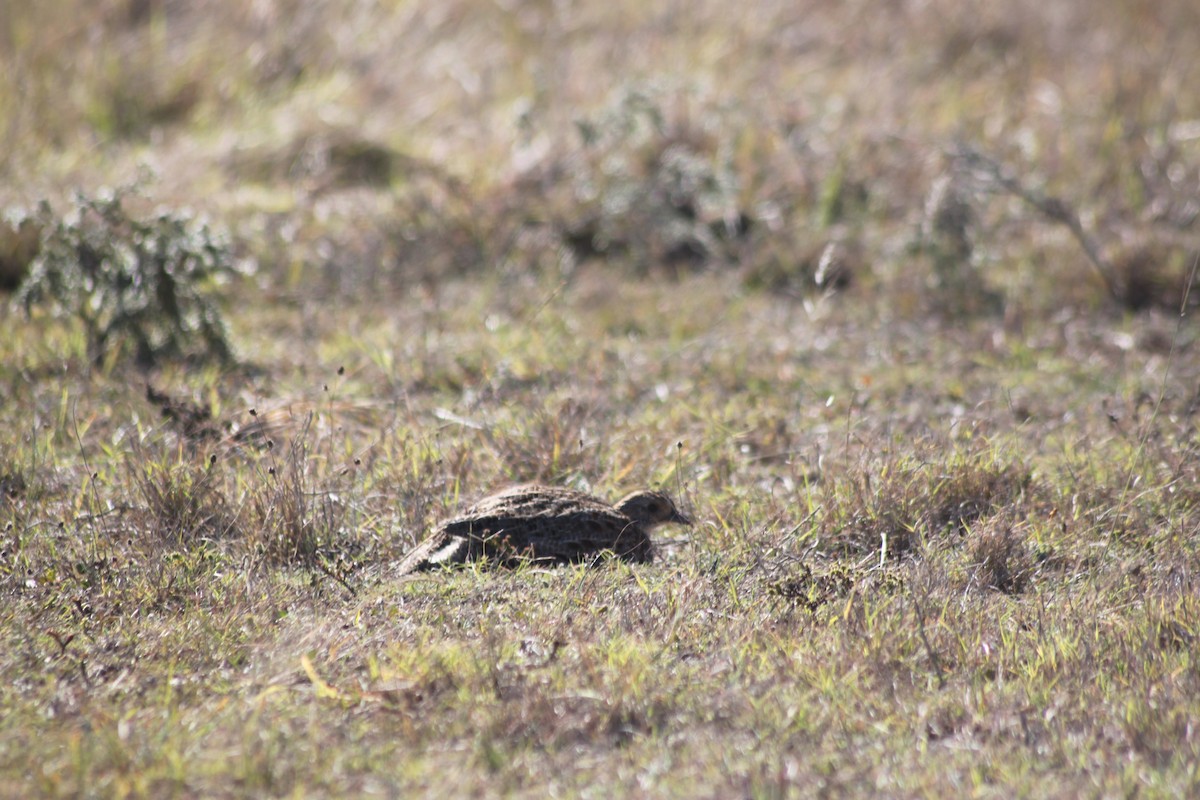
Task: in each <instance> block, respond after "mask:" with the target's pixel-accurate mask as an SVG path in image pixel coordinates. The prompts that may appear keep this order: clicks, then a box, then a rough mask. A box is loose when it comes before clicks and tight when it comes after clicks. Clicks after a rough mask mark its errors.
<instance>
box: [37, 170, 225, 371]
mask: <svg viewBox="0 0 1200 800" xmlns="http://www.w3.org/2000/svg"><path fill="white" fill-rule="evenodd" d="M124 194H125V192H123V191H119V192H115V193H113V194H111V195H110V196H100V197H86V196H84V195H82V194H81V195H77V196H76V198H75V205H74V208H73V209H72V210H71V212H70V213H69V214H67V215H66V216H64V217H57V216H56V215H55V214H54V212H53V211H52V210H51V208H50V205H49V203H47V202H44V201H43V202H42V204H41V205H40V207H39V208H38V211H37V214H36V223H37V225H38V226H39V227H40V229H41V243H40V248H39V252H38V255H37V256H36V257H35V258H34V260H33V262H32V264H31V265H30V272H29V275H28V277H27V278H26V279H25V281H24V282H23V283H22V285H21V287H20V289H19V291H18V294H17V300H18V302H19V303H21V304H22V305H23V306H24V308H25V310H26V312H27V313H28V312H31V311H32V309H33V307H34V306H37V305H48V306H50V307H51V309H52V310H53V313H56V314H58V315H61V316H64V317H68V318H73V319H76V320H78V321H79V322H80V323H81V324H82V325H83V328H84V332H85V335H86V337H87V354H88V359H89V360H90V361H91V363H93V364H98V363H99V362H101V361H102V360H104V359H105V358H106V357H107V356H108V355H109V354H110V353H111V352H112V350H113V348H119V349H120V350H121V351H125V350H126V349H127V348H132V350H133V354H134V356H135V358H136V360H137V363H138V364H139V365H140V366H142V367H150V366H154V365H155V364H157V363H159V362H161V361H163V360H170V359H176V358H182V357H193V358H199V359H201V360H218V361H221V362H231V361H233V351H232V347H231V345H230V342H229V337H228V334H227V332H226V327H225V322H224V319H223V317H222V315H221V312H220V309H219V308H218V306H217V303H216V298H215V289H216V287H217V286H218V285H219V284H220V283H221V282H222V281H224V280H227V279H228V278H229V277H231V276H232V275H234V274H235V273H236V271H237V270H236V268H235V263H234V259H233V255H232V251H231V249H230V245H229V243H228V242H227V241H226V240H225V239H224V238H222V237H221V236H219V235H217V234H216V233H214V232H213V231H212V230H211V229H210V228H209V227H208V226H207V225H205V224H198V223H197V222H196V221H195V220H194V219H193V218H192V217H191V216H190V215H188V214H184V213H176V212H162V213H159V214H158V215H157V216H155V217H153V218H150V219H144V220H143V219H136V218H134V217H133V216H131V215H130V214H129V213H128V212H127V211H126V210H125V208H124V206H123V205H122V200H123V197H124Z"/></svg>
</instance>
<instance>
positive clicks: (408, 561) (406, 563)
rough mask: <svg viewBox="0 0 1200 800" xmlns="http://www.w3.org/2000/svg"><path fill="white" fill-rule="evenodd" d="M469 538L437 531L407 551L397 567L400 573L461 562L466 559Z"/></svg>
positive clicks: (405, 573)
mask: <svg viewBox="0 0 1200 800" xmlns="http://www.w3.org/2000/svg"><path fill="white" fill-rule="evenodd" d="M469 545H470V540H469V539H468V537H466V536H456V535H452V534H448V533H447V532H445V531H438V532H437V533H435V534H433V535H432V536H430V537H429V538H428V539H426V540H425V541H423V542H421V543H420V544H419V545H417V546H416V547H414V548H413V549H412V550H410V551H408V555H406V556H404V559H403V560H402V561H401V562H400V566H399V567H398V568H397V569H398V571H399V573H400V574H401V575H407V574H409V573H410V572H420V571H422V570H427V569H433V568H435V567H439V566H442V565H445V564H461V563H462V562H464V561H466V560H467V554H468V551H469V550H470V547H469Z"/></svg>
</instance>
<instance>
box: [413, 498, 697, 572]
mask: <svg viewBox="0 0 1200 800" xmlns="http://www.w3.org/2000/svg"><path fill="white" fill-rule="evenodd" d="M667 522H679V523H682V524H685V525H690V524H691V520H689V519H688V518H687V517H685V516H684V515H683V514H681V513H679V510H678V509H676V508H675V504H674V503H673V502H671V498H669V497H667V496H666V495H665V494H662V493H661V492H652V491H641V492H634V493H633V494H631V495H629V496H627V497H625V498H624V499H623V500H621V501H620V502H618V503H617V504H616V505H615V506H613V505H609V504H608V503H606V502H604V501H603V500H599V499H597V498H595V497H592V496H590V495H586V494H583V493H582V492H576V491H572V490H571V489H562V488H558V487H554V486H540V485H526V486H515V487H513V488H511V489H507V490H505V491H503V492H500V493H498V494H494V495H491V496H490V497H486V498H484V499H483V500H480V501H479V502H478V503H476V504H475V505H473V506H471V507H470V508H468V509H467V511H466V513H465V514H463V515H462V516H460V517H455V518H453V519H450V520H447V521H445V522H443V523H442V524H440V525H438V527H437V528H436V529H435V530H434V532H433V534H432V535H431V536H430V537H429V538H428V539H426V540H425V541H423V542H421V543H420V544H419V545H417V546H416V547H415V548H414V549H413V550H412V551H410V552H409V553H408V555H406V556H405V557H404V560H403V561H401V562H400V567H399V571H400V574H401V575H404V574H407V573H410V572H417V571H420V570H427V569H433V568H435V567H439V566H444V565H448V564H461V563H464V562H467V561H474V560H476V559H479V558H483V557H485V556H486V557H487V558H488V559H489V560H490V561H492V562H493V563H496V564H501V565H513V564H516V563H519V562H521V561H524V560H533V561H536V562H544V563H558V564H564V563H570V562H578V561H587V560H589V559H592V558H595V557H597V556H598V555H600V554H601V553H603V552H605V551H608V552H611V553H613V554H614V555H616V557H617V558H620V559H622V560H624V561H631V562H647V561H650V560H652V559H653V558H654V548H653V546H652V545H651V543H650V535H649V534H650V531H651V530H652V529H653V528H654V527H655V526H657V525H661V524H663V523H667Z"/></svg>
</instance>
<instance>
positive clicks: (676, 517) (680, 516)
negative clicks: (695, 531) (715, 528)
mask: <svg viewBox="0 0 1200 800" xmlns="http://www.w3.org/2000/svg"><path fill="white" fill-rule="evenodd" d="M670 521H671V522H678V523H679V524H680V525H687V526H689V527H690V526H691V525H692V518H691V517H689V516H687V515H686V514H684V513H683V512H682V511H680V510H679V509H675V513H674V514H672V515H671V519H670Z"/></svg>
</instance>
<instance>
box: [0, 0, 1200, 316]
mask: <svg viewBox="0 0 1200 800" xmlns="http://www.w3.org/2000/svg"><path fill="white" fill-rule="evenodd" d="M1198 31H1200V8H1198V7H1197V6H1196V4H1195V3H1192V2H1189V0H1115V1H1114V2H1110V3H1104V4H1102V5H1099V6H1098V5H1097V4H1094V3H1089V2H1085V1H1084V0H1071V1H1068V2H1056V3H1044V2H1036V1H1035V0H1006V2H1002V3H968V4H962V3H955V2H950V1H949V0H923V1H920V2H918V1H917V0H911V1H908V2H896V3H885V4H880V3H871V2H849V3H843V2H832V1H826V0H812V1H811V2H803V3H793V2H771V1H770V0H764V1H763V2H756V3H752V4H748V5H745V6H737V7H734V6H730V5H729V4H726V3H721V2H716V1H715V0H712V1H711V2H709V1H707V0H705V1H703V2H696V3H674V2H672V3H656V4H640V3H630V2H616V3H604V4H602V3H586V2H549V1H548V0H547V1H545V2H542V1H538V0H530V1H529V2H495V3H493V2H486V3H485V2H473V1H472V0H451V1H450V2H437V3H434V2H421V1H420V0H416V1H414V2H383V3H378V2H370V3H368V2H352V1H351V0H342V1H340V2H298V0H297V1H295V2H293V1H291V0H280V1H279V2H262V3H249V4H246V3H237V2H228V1H226V0H206V1H205V2H200V3H183V2H172V0H101V2H95V3H78V2H69V0H48V2H43V3H34V4H31V3H23V2H17V0H4V2H3V3H2V4H0V70H2V71H3V73H4V75H5V76H6V80H5V81H4V82H3V84H2V85H0V141H2V147H0V207H3V208H6V209H8V210H9V213H8V217H9V222H8V228H9V230H7V231H0V234H3V236H0V238H2V239H3V242H0V267H3V269H0V272H4V273H6V274H9V275H10V276H11V275H14V274H16V275H19V274H21V264H22V262H27V261H28V260H29V258H30V257H29V255H28V254H29V252H30V250H29V248H28V244H27V242H26V243H24V244H23V243H22V242H23V241H24V240H23V239H22V237H21V236H20V235H19V234H18V233H17V231H16V228H17V227H18V223H19V219H18V217H20V213H19V212H20V210H29V209H32V208H33V207H34V206H35V205H36V203H38V202H39V201H41V200H50V201H51V202H52V203H54V204H55V205H56V206H58V207H60V208H62V209H63V213H65V211H66V209H65V206H63V203H65V202H66V201H67V200H69V198H70V197H71V192H72V191H74V190H76V189H82V190H84V191H87V192H95V191H97V190H98V189H99V188H100V187H121V186H128V185H131V184H137V185H138V186H139V192H140V194H141V195H142V196H143V197H144V202H145V204H146V206H147V208H151V207H158V206H164V205H165V206H167V207H171V208H177V209H195V210H199V211H200V212H203V213H204V214H205V215H207V216H208V217H210V218H212V219H214V220H216V221H217V222H219V223H220V224H222V225H224V226H226V227H227V228H229V229H230V230H231V231H232V233H233V235H234V237H235V238H236V240H237V242H238V252H239V254H240V255H241V256H243V257H246V258H248V259H251V260H252V261H253V262H254V263H255V264H257V265H258V267H259V268H260V269H261V270H262V274H263V275H264V276H266V280H267V281H269V282H270V283H271V285H272V286H273V287H275V288H276V289H280V290H284V291H287V292H289V293H297V292H299V293H300V294H303V293H304V290H306V291H311V292H315V293H317V295H318V296H321V297H328V296H330V293H332V294H333V295H334V296H337V297H342V298H344V299H347V300H351V299H353V300H365V299H370V298H377V297H386V296H397V295H396V293H397V292H400V293H403V292H405V291H407V290H408V289H409V288H410V287H411V286H412V285H415V284H420V283H423V282H428V281H430V280H437V279H441V278H445V277H448V276H452V275H460V274H463V273H476V274H477V273H480V272H487V273H493V274H506V275H510V276H516V275H529V274H531V273H541V274H545V273H547V272H551V273H555V274H563V275H570V274H572V273H573V272H574V271H575V270H576V269H578V268H579V267H580V265H584V264H600V265H602V266H603V267H606V268H610V269H612V270H615V271H616V272H617V273H618V274H645V273H663V274H668V275H676V276H677V275H680V274H683V273H690V272H695V271H734V272H736V273H737V274H738V275H739V276H740V278H741V280H743V281H744V283H745V285H747V286H749V287H763V288H766V289H768V290H771V291H778V292H785V293H791V294H796V295H808V294H813V293H822V292H826V291H828V290H830V289H831V288H837V289H843V290H851V291H854V290H855V289H854V287H857V291H858V293H859V294H858V299H859V302H866V303H868V304H869V303H870V299H871V298H875V299H876V300H879V301H880V302H883V303H884V305H885V307H886V309H887V310H888V311H889V313H899V314H901V315H906V314H922V315H923V314H925V313H927V312H929V311H931V310H934V311H936V312H938V313H941V314H947V315H950V316H955V315H962V314H968V315H970V314H975V313H985V314H997V313H1003V314H1007V316H1008V317H1009V319H1010V320H1013V319H1020V318H1023V317H1024V316H1025V315H1029V314H1032V315H1033V316H1034V317H1035V318H1036V317H1040V316H1042V315H1043V314H1045V313H1048V312H1053V311H1055V310H1058V309H1061V308H1062V307H1064V305H1065V306H1067V307H1075V308H1080V309H1085V310H1094V309H1096V308H1099V307H1108V308H1113V307H1116V308H1125V309H1133V310H1137V309H1140V308H1146V307H1161V308H1164V309H1178V307H1179V303H1180V301H1181V296H1180V289H1181V286H1182V285H1183V277H1184V276H1185V274H1186V271H1187V269H1188V268H1189V267H1190V263H1191V260H1192V257H1193V256H1194V254H1195V253H1196V252H1197V244H1196V218H1197V215H1198V214H1200V201H1198V200H1197V186H1198V185H1200V95H1198V94H1197V92H1195V91H1193V90H1192V88H1191V87H1194V86H1196V85H1197V82H1198V81H1200V58H1198V57H1197V56H1196V54H1195V46H1194V41H1195V35H1196V34H1197V32H1198ZM1038 200H1041V201H1048V202H1042V203H1040V204H1039V203H1038V202H1037V201H1038ZM1056 211H1063V212H1065V214H1063V213H1057V214H1056V213H1055V212H1056ZM1072 222H1074V223H1075V224H1074V225H1072V224H1071V223H1072ZM1089 245H1090V246H1089ZM7 280H8V282H9V283H10V284H12V283H15V282H16V278H13V277H9V278H8V279H7Z"/></svg>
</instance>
